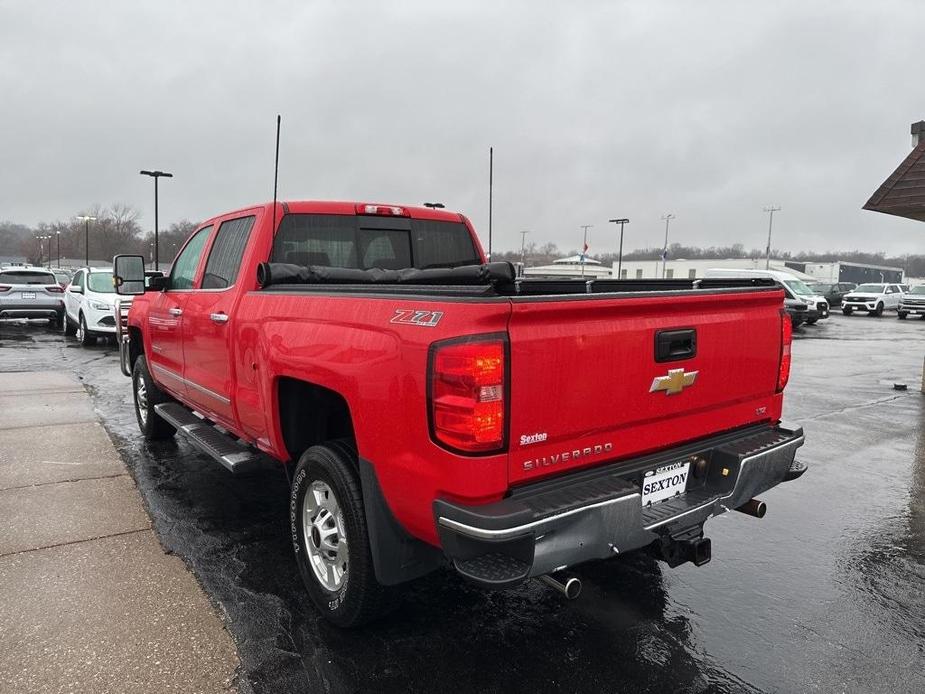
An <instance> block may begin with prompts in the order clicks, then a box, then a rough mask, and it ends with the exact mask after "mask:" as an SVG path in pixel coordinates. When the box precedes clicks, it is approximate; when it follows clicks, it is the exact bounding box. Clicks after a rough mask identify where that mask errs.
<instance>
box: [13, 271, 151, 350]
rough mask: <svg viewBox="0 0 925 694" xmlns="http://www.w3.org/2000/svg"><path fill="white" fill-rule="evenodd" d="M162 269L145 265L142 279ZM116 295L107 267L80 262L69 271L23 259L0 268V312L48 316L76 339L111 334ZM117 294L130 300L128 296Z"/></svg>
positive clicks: (91, 341) (91, 339)
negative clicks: (149, 269) (79, 264)
mask: <svg viewBox="0 0 925 694" xmlns="http://www.w3.org/2000/svg"><path fill="white" fill-rule="evenodd" d="M161 275H162V273H160V272H154V271H146V272H145V278H146V280H145V282H146V284H147V280H148V279H149V278H151V277H153V276H161ZM116 299H117V297H116V293H115V289H114V288H113V285H112V268H111V267H84V268H79V269H78V270H77V271H76V272H74V273H73V274H70V273H67V272H65V271H62V270H50V269H46V268H43V267H34V266H30V265H24V264H17V265H11V266H4V267H3V268H2V269H0V318H48V319H49V321H50V323H51V326H52V327H53V328H57V329H61V330H63V331H64V334H65V335H67V336H68V337H76V338H77V342H78V343H79V344H80V345H84V346H86V345H91V344H94V343H95V342H96V341H97V339H115V336H116V318H115V304H116ZM119 300H120V302H121V303H122V304H123V305H125V304H130V303H131V297H121V298H120V299H119Z"/></svg>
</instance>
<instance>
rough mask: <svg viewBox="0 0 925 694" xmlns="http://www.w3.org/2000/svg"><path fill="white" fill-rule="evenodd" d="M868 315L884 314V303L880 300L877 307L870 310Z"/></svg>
mask: <svg viewBox="0 0 925 694" xmlns="http://www.w3.org/2000/svg"><path fill="white" fill-rule="evenodd" d="M867 315H868V316H882V315H883V303H882V302H878V303H877V308H875V309H874V310H873V311H870V312H869V313H868V314H867Z"/></svg>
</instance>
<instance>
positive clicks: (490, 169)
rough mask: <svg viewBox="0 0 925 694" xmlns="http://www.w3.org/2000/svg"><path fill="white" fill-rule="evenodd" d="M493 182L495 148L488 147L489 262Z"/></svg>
mask: <svg viewBox="0 0 925 694" xmlns="http://www.w3.org/2000/svg"><path fill="white" fill-rule="evenodd" d="M494 183H495V148H494V147H489V148H488V262H491V207H492V205H491V203H492V198H491V196H492V192H493V188H494Z"/></svg>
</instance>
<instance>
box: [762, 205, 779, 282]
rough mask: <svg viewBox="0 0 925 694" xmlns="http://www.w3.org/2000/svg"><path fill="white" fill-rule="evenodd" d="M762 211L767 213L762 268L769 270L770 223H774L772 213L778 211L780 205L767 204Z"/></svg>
mask: <svg viewBox="0 0 925 694" xmlns="http://www.w3.org/2000/svg"><path fill="white" fill-rule="evenodd" d="M764 211H765V212H767V213H768V248H767V255H766V256H765V260H764V269H765V270H769V269H770V268H771V225H772V224H774V213H775V212H778V211H780V205H777V206H776V207H775V206H774V205H768V206H767V207H765V208H764Z"/></svg>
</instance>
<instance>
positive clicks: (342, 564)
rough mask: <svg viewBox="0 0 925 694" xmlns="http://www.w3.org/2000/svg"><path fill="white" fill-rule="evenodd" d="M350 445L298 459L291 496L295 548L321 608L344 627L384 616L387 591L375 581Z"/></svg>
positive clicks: (328, 445) (320, 448) (305, 580)
mask: <svg viewBox="0 0 925 694" xmlns="http://www.w3.org/2000/svg"><path fill="white" fill-rule="evenodd" d="M356 469H357V454H356V449H355V447H354V446H353V444H352V443H350V442H347V441H329V442H328V443H326V444H324V445H321V446H313V447H312V448H309V449H308V450H307V451H305V453H303V454H302V457H301V458H300V459H299V464H298V466H297V467H296V469H295V474H294V476H293V480H292V489H291V493H290V497H289V520H290V525H291V530H292V541H293V550H294V551H295V558H296V564H297V565H298V567H299V573H300V574H301V576H302V582H303V583H304V584H305V588H306V589H307V590H308V594H309V595H310V596H311V599H312V602H314V603H315V606H316V607H317V608H318V610H319V611H320V612H321V613H322V614H323V615H324V616H325V617H326V618H327V619H328V620H329V621H331V622H333V623H334V624H336V625H337V626H341V627H354V626H359V625H360V624H363V623H365V622H369V621H370V620H372V619H375V618H376V617H378V616H380V615H381V614H382V613H383V612H384V608H385V607H386V605H387V597H388V594H389V591H388V590H387V589H386V588H385V587H384V586H382V585H380V584H379V582H378V581H377V580H376V573H375V570H374V568H373V559H372V553H371V552H370V548H369V533H368V530H367V526H366V515H365V512H364V509H363V496H362V493H361V492H360V483H359V479H358V478H357V473H356Z"/></svg>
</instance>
